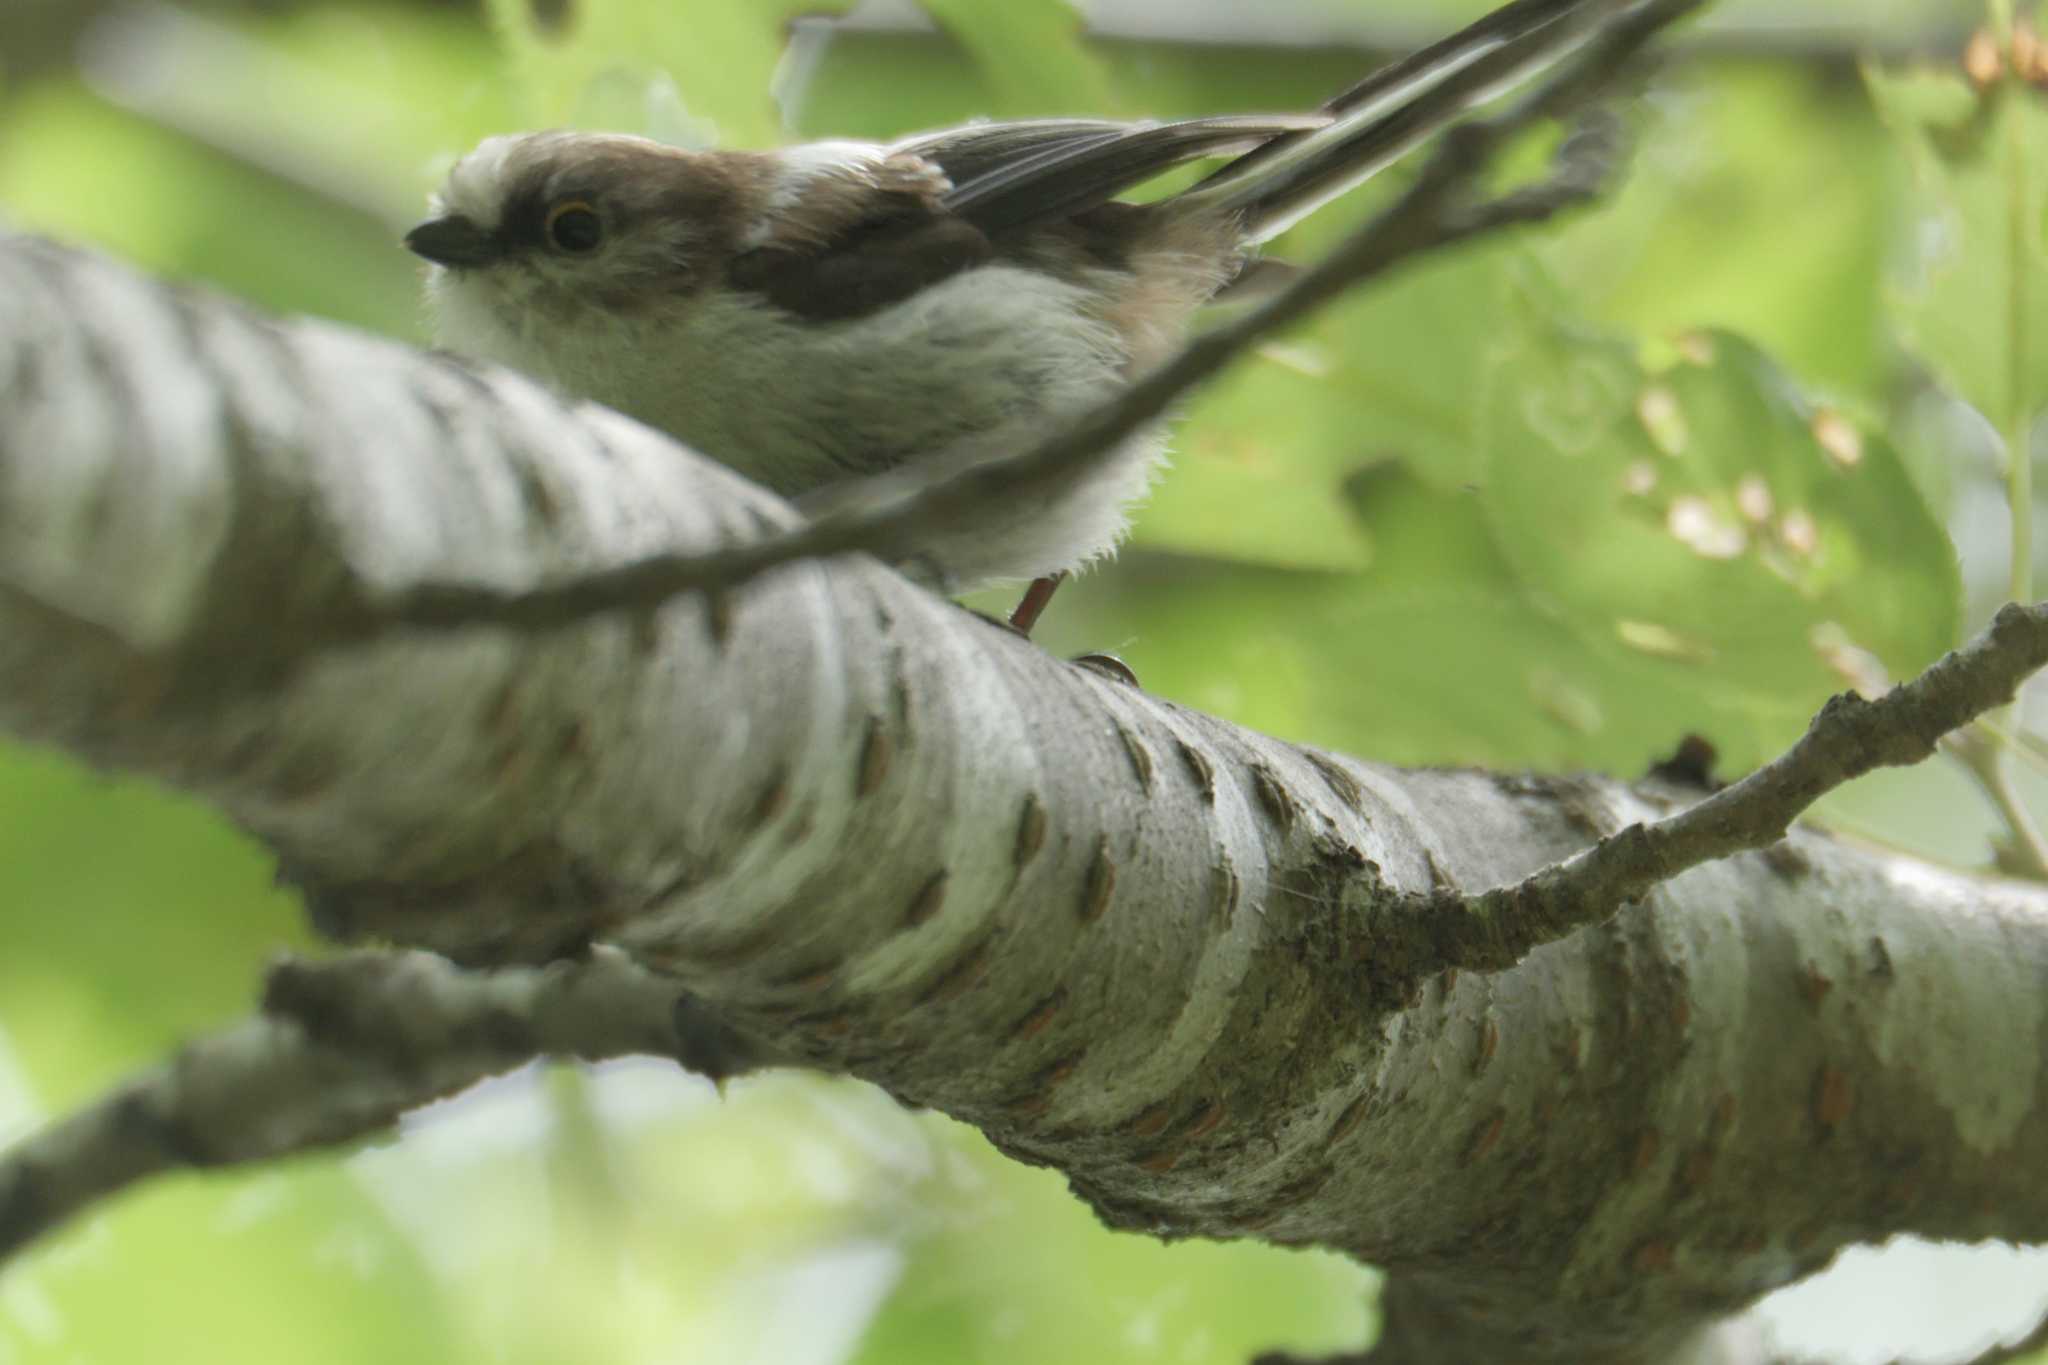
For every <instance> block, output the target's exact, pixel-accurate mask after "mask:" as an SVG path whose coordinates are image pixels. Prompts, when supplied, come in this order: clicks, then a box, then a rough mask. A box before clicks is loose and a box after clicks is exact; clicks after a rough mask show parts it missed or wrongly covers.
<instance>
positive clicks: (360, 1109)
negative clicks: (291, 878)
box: [0, 949, 769, 1261]
mask: <svg viewBox="0 0 2048 1365" xmlns="http://www.w3.org/2000/svg"><path fill="white" fill-rule="evenodd" d="M642 1053H652V1054H655V1055H659V1056H666V1057H673V1058H676V1059H677V1060H679V1061H681V1062H682V1063H683V1064H684V1065H686V1066H690V1067H692V1068H693V1069H696V1070H700V1071H703V1072H705V1073H706V1074H709V1075H711V1076H713V1077H715V1078H723V1077H725V1076H729V1075H735V1074H738V1073H739V1072H742V1071H746V1070H751V1069H753V1068H755V1067H758V1066H762V1065H766V1064H767V1063H768V1061H769V1057H768V1054H766V1053H765V1052H763V1051H762V1050H760V1049H759V1048H757V1047H755V1046H754V1045H752V1044H750V1043H747V1042H745V1041H743V1040H741V1039H740V1038H739V1037H738V1036H737V1035H736V1034H734V1033H733V1032H732V1030H731V1029H730V1028H728V1027H726V1026H724V1025H722V1024H718V1023H716V1022H714V1021H713V1020H711V1019H710V1018H709V1016H708V1015H706V1014H705V1013H704V1011H702V1010H701V1009H699V1008H698V1007H697V1006H696V1005H695V1003H694V1002H693V1001H692V1000H691V999H690V998H689V997H688V996H686V995H685V994H684V993H683V992H682V991H681V989H680V988H679V987H678V986H677V985H676V983H675V982H673V981H671V980H668V979H666V978H664V977H662V976H660V975H658V974H656V973H654V972H650V971H648V970H647V969H646V968H644V967H641V966H638V965H636V964H634V963H633V962H631V961H630V960H628V959H627V958H626V956H625V955H624V954H622V953H619V952H616V951H612V950H609V949H599V950H597V951H595V952H593V953H592V954H591V955H590V956H589V957H588V958H587V959H585V960H583V961H580V962H556V963H551V964H550V965H548V966H546V967H542V968H507V969H502V970H498V971H489V972H482V971H466V970H464V969H462V968H458V967H456V966H454V965H453V964H451V963H449V962H448V961H446V960H445V959H443V958H439V957H436V956H434V955H433V954H431V953H421V952H398V953H384V952H361V953H352V954H349V955H348V956H346V957H342V958H339V959H335V960H331V961H324V962H311V961H301V960H296V959H286V960H284V961H281V962H279V963H278V964H277V965H276V966H274V967H273V968H272V969H271V972H270V978H269V981H268V984H267V987H266V990H265V999H264V1009H263V1013H262V1014H261V1015H259V1016H257V1017H256V1018H253V1019H250V1020H248V1021H246V1022H244V1023H242V1024H239V1025H236V1026H235V1027H233V1028H231V1029H228V1030H226V1031H224V1032H222V1033H217V1034H214V1035H213V1036H211V1037H209V1038H203V1039H200V1040H199V1041H197V1042H193V1043H190V1044H188V1045H186V1046H185V1047H184V1048H182V1049H180V1051H179V1053H178V1055H177V1056H176V1057H174V1058H172V1059H171V1060H170V1061H169V1062H167V1063H165V1064H164V1065H162V1066H160V1067H157V1068H155V1069H154V1070H151V1071H149V1072H146V1073H144V1074H143V1075H141V1076H138V1077H136V1078H135V1079H134V1080H132V1081H129V1082H128V1083H127V1084H126V1085H123V1086H122V1087H120V1088H119V1089H117V1090H115V1091H114V1092H113V1093H111V1094H110V1095H108V1096H107V1097H106V1098H105V1099H103V1100H101V1101H99V1102H98V1103H97V1104H94V1105H92V1106H91V1107H89V1108H86V1109H83V1110H80V1111H79V1112H77V1113H75V1114H73V1115H71V1116H70V1117H68V1118H65V1119H63V1120H61V1121H60V1122H57V1123H54V1124H52V1125H50V1126H49V1127H48V1128H46V1129H44V1130H43V1131H42V1132H40V1133H38V1134H36V1135H34V1136H32V1137H30V1138H27V1139H26V1140H24V1141H22V1142H20V1143H19V1144H17V1145H15V1146H14V1147H12V1148H10V1149H9V1150H8V1151H7V1152H5V1153H4V1154H0V1261H4V1260H5V1259H6V1258H7V1257H8V1256H9V1255H11V1254H13V1253H14V1252H16V1251H19V1250H20V1249H21V1248H22V1247H24V1246H26V1245H27V1244H28V1243H29V1242H31V1241H33V1240H34V1239H35V1238H37V1237H39V1236H41V1235H42V1234H43V1233H46V1232H48V1231H50V1230H51V1229H52V1228H54V1227H56V1226H58V1225H59V1224H60V1223H62V1222H63V1221H64V1220H65V1219H66V1218H68V1217H70V1216H71V1215H73V1214H75V1213H77V1212H78V1211H79V1210H81V1209H83V1208H85V1207H87V1206H89V1205H91V1204H93V1203H95V1202H97V1201H99V1200H102V1199H105V1198H107V1197H109V1196H111V1195H113V1194H116V1193H118V1192H119V1191H121V1190H123V1189H125V1188H127V1187H128V1186H129V1185H132V1184H134V1183H135V1182H136V1181H138V1180H141V1179H143V1178H145V1177H147V1176H151V1175H155V1174H159V1173H161V1172H164V1171H167V1170H172V1169H176V1168H180V1167H190V1168H199V1167H213V1166H225V1165H240V1164H245V1163H248V1162H254V1161H265V1160H271V1159H275V1158H277V1157H283V1156H290V1155H293V1154H295V1153H299V1152H307V1151H313V1150H317V1149H320V1148H324V1147H332V1146H336V1145H338V1144H341V1143H346V1142H351V1141H354V1140H355V1139H357V1138H360V1137H365V1136H368V1135H371V1134H374V1133H379V1132H383V1131H385V1130H386V1129H388V1128H389V1127H390V1126H391V1124H392V1123H393V1122H394V1121H395V1120H396V1119H397V1117H398V1115H399V1114H401V1113H403V1112H405V1111H406V1110H408V1109H416V1108H418V1107H419V1106H421V1105H423V1104H426V1103H428V1102H430V1101H432V1100H435V1099H439V1098H441V1097H443V1096H445V1095H449V1094H453V1093H454V1092H455V1091H457V1090H461V1089H463V1088H464V1087H466V1086H469V1085H472V1084H474V1083H475V1082H477V1081H479V1080H482V1079H483V1078H485V1077H486V1076H492V1075H496V1074H498V1073H500V1072H505V1071H510V1070H512V1069H513V1068H515V1067H518V1066H521V1065H523V1064H525V1063H526V1062H528V1061H531V1060H532V1059H534V1058H535V1057H542V1056H557V1057H580V1058H583V1059H585V1060H590V1061H597V1060H602V1059H605V1058H611V1057H623V1056H627V1055H630V1054H642Z"/></svg>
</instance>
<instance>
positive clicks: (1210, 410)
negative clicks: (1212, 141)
mask: <svg viewBox="0 0 2048 1365" xmlns="http://www.w3.org/2000/svg"><path fill="white" fill-rule="evenodd" d="M1314 249H1315V248H1313V247H1312V248H1310V250H1314ZM1520 256H1521V248H1519V247H1518V246H1515V245H1514V244H1511V243H1492V244H1489V245H1487V246H1485V247H1483V248H1481V249H1477V250H1457V251H1450V252H1446V253H1444V254H1443V255H1442V256H1441V257H1432V258H1427V259H1425V260H1423V261H1420V262H1418V263H1417V264H1416V265H1415V266H1413V267H1411V268H1410V269H1408V270H1405V271H1402V272H1399V273H1397V274H1395V275H1394V276H1392V277H1390V278H1389V279H1387V280H1386V281H1385V282H1384V283H1382V284H1380V285H1378V286H1377V287H1376V288H1374V289H1372V290H1369V291H1366V292H1364V293H1361V294H1360V295H1358V296H1357V297H1356V298H1353V299H1348V300H1345V301H1344V302H1342V303H1340V304H1338V305H1337V306H1336V307H1333V308H1331V309H1330V310H1329V311H1328V312H1326V313H1325V314H1324V315H1322V316H1321V317H1319V318H1317V319H1316V320H1314V321H1313V322H1311V323H1309V324H1308V325H1307V326H1305V327H1302V328H1299V329H1297V330H1295V331H1293V332H1290V333H1289V334H1287V335H1286V336H1285V337H1282V338H1279V339H1276V340H1274V341H1272V342H1269V343H1268V344H1267V345H1265V346H1262V347H1260V348H1259V349H1258V350H1256V351H1255V352H1254V353H1253V354H1251V355H1250V356H1247V357H1245V358H1244V359H1242V360H1240V361H1239V362H1238V364H1237V365H1236V367H1235V368H1234V369H1232V370H1231V371H1230V372H1229V373H1228V374H1227V375H1226V376H1225V377H1224V378H1223V380H1222V381H1221V382H1220V383H1218V384H1216V385H1215V386H1214V387H1212V388H1210V389H1208V390H1205V391H1204V392H1202V393H1200V394H1198V395H1197V397H1196V399H1195V401H1194V402H1193V403H1192V404H1191V405H1190V409H1189V412H1188V414H1187V416H1186V417H1185V418H1184V419H1182V420H1181V421H1180V422H1179V424H1178V425H1177V427H1176V429H1175V433H1174V439H1173V447H1174V450H1175V456H1174V463H1175V468H1174V470H1173V471H1172V472H1170V473H1169V474H1168V475H1167V476H1166V478H1165V479H1163V480H1162V481H1161V485H1160V488H1159V490H1158V492H1157V493H1156V494H1155V495H1154V498H1153V501H1152V504H1151V505H1150V506H1149V507H1148V508H1147V509H1146V511H1145V513H1144V515H1143V516H1142V517H1141V518H1140V519H1139V521H1138V531H1137V543H1138V544H1139V545H1143V546H1146V547H1148V548H1152V549H1166V550H1174V551H1177V552H1181V553H1189V554H1205V555H1212V556H1220V557H1225V558H1230V559H1236V560H1241V561H1243V562H1245V563H1249V564H1265V565H1270V566H1274V567H1283V568H1320V569H1358V568H1363V567H1364V566H1365V564H1366V563H1367V562H1368V560H1369V559H1370V558H1371V557H1372V550H1371V548H1370V543H1369V540H1368V538H1366V537H1365V536H1363V535H1362V534H1361V531H1362V528H1361V527H1360V526H1359V524H1358V523H1357V522H1356V520H1355V519H1353V518H1351V517H1349V516H1348V515H1346V514H1344V513H1342V512H1341V510H1340V509H1341V506H1342V499H1341V494H1342V490H1343V488H1344V486H1345V483H1346V481H1347V480H1348V479H1349V478H1350V477H1351V476H1352V475H1353V474H1354V473H1355V472H1356V471H1357V470H1359V469H1361V468H1363V467H1367V466H1370V465H1373V464H1377V463H1380V462H1383V461H1385V460H1388V459H1398V460H1400V461H1401V462H1402V463H1403V464H1404V465H1406V466H1407V467H1408V468H1409V469H1411V470H1413V471H1415V472H1416V473H1417V474H1418V475H1420V476H1421V477H1423V478H1426V479H1428V480H1429V481H1430V482H1432V483H1435V484H1437V485H1439V486H1441V487H1446V488H1455V487H1457V486H1459V485H1461V484H1464V483H1467V482H1469V481H1470V480H1471V478H1472V477H1473V473H1474V466H1473V459H1474V450H1475V446H1474V436H1475V434H1476V432H1475V426H1476V421H1477V417H1478V410H1477V408H1476V406H1475V405H1474V404H1473V402H1472V396H1473V394H1475V393H1476V392H1477V391H1478V389H1479V386H1480V384H1481V382H1482V380H1483V378H1484V376H1485V373H1486V366H1487V357H1488V356H1489V355H1490V354H1491V352H1492V350H1493V347H1494V333H1495V331H1496V325H1495V322H1494V319H1495V318H1496V317H1497V316H1498V315H1499V313H1500V310H1501V309H1502V307H1503V306H1504V305H1505V301H1506V299H1507V297H1508V289H1509V281H1510V279H1511V277H1512V276H1513V275H1514V273H1515V272H1514V269H1513V266H1514V263H1515V262H1516V261H1517V260H1518V259H1519V258H1520Z"/></svg>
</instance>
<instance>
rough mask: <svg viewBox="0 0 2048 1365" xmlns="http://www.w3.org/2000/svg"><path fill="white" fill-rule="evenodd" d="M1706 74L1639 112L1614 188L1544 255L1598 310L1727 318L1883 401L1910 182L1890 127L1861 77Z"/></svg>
mask: <svg viewBox="0 0 2048 1365" xmlns="http://www.w3.org/2000/svg"><path fill="white" fill-rule="evenodd" d="M1694 79H1695V80H1696V81H1699V82H1701V84H1698V85H1695V86H1693V87H1692V88H1690V89H1686V88H1684V87H1681V88H1679V89H1678V90H1676V91H1673V92H1671V93H1670V94H1669V95H1667V97H1666V98H1665V99H1664V100H1662V101H1659V102H1658V103H1657V104H1653V105H1649V106H1647V107H1644V108H1640V109H1637V110H1633V111H1631V117H1633V118H1636V119H1637V120H1639V121H1641V122H1643V123H1644V124H1645V125H1646V126H1645V127H1643V129H1642V130H1641V133H1640V142H1639V144H1638V145H1637V146H1636V147H1635V149H1634V150H1633V152H1632V154H1631V155H1630V157H1629V160H1628V164H1627V166H1626V168H1625V174H1624V176H1623V178H1622V179H1621V181H1620V184H1619V186H1618V188H1617V190H1616V191H1615V193H1614V194H1613V196H1612V198H1611V199H1609V200H1608V201H1607V202H1605V203H1603V204H1601V205H1599V206H1597V207H1596V208H1595V209H1594V210H1593V211H1592V212H1590V213H1587V214H1585V215H1583V216H1581V217H1579V218H1577V219H1575V220H1574V221H1573V222H1572V223H1571V224H1570V226H1569V227H1568V228H1567V229H1566V230H1564V231H1561V232H1555V233H1550V234H1547V235H1545V236H1544V237H1542V238H1540V239H1539V245H1538V248H1537V250H1538V253H1539V254H1540V255H1541V257H1542V258H1543V261H1544V263H1545V264H1546V265H1547V266H1549V267H1550V268H1551V269H1552V270H1553V271H1555V272H1556V274H1557V276H1558V278H1559V280H1560V281H1561V283H1562V284H1563V286H1564V288H1565V289H1566V290H1567V291H1569V293H1570V294H1571V296H1572V297H1573V298H1574V299H1575V300H1576V301H1577V302H1576V304H1575V305H1574V306H1575V308H1576V309H1577V311H1579V312H1581V313H1583V314H1585V315H1586V316H1588V317H1591V318H1593V319H1595V320H1597V321H1600V322H1603V323H1606V324H1609V325H1611V326H1614V327H1616V328H1619V329H1621V330H1624V331H1629V332H1634V333H1637V334H1639V335H1644V336H1658V335H1662V334H1664V333H1667V332H1672V331H1678V330H1682V329H1691V328H1698V327H1725V328H1728V329H1729V330H1731V331H1736V332H1740V333H1742V334H1743V335H1745V336H1748V337H1751V338H1753V339H1754V340H1756V341H1757V342H1758V343H1759V344H1761V345H1762V346H1764V347H1765V348H1767V349H1768V350H1770V351H1771V352H1772V353H1773V354H1774V355H1776V356H1778V357H1779V358H1780V360H1781V361H1782V362H1783V363H1784V364H1785V365H1786V366H1787V367H1788V368H1790V369H1792V370H1793V371H1795V372H1796V373H1798V374H1800V375H1802V376H1804V377H1806V378H1808V379H1809V380H1812V381H1815V382H1818V383H1822V384H1826V385H1829V386H1831V387H1834V388H1837V389H1840V390H1843V391H1846V392H1849V393H1853V394H1855V395H1857V396H1859V397H1865V398H1870V397H1875V396H1876V395H1878V394H1880V393H1881V392H1882V391H1883V386H1884V385H1885V384H1886V383H1887V382H1888V381H1889V380H1890V378H1891V377H1892V376H1891V372H1890V365H1891V359H1892V357H1891V352H1890V350H1889V347H1888V339H1887V337H1886V335H1885V319H1884V311H1883V299H1882V293H1881V290H1880V289H1879V285H1878V281H1879V279H1880V278H1881V273H1882V272H1881V266H1882V263H1883V260H1884V253H1885V252H1886V251H1887V250H1889V249H1890V247H1891V239H1890V236H1889V228H1890V225H1891V223H1892V220H1893V216H1894V214H1895V212H1896V208H1895V205H1896V198H1897V186H1896V183H1895V182H1896V181H1897V180H1898V178H1899V177H1898V175H1897V174H1896V171H1895V167H1894V158H1893V156H1892V154H1891V150H1890V146H1889V142H1888V139H1887V137H1886V135H1885V133H1884V130H1883V129H1882V127H1880V126H1879V124H1878V122H1877V121H1876V119H1874V118H1873V117H1872V116H1871V112H1870V107H1869V105H1868V104H1867V103H1865V102H1864V101H1863V100H1862V99H1860V98H1859V97H1858V95H1859V92H1858V91H1857V89H1856V87H1855V86H1854V85H1852V84H1848V83H1845V82H1843V81H1841V80H1839V79H1836V78H1834V77H1833V76H1831V75H1830V74H1828V73H1825V72H1822V71H1819V70H1817V69H1814V68H1810V67H1799V66H1795V65H1792V64H1790V63H1785V62H1746V63H1743V62H1730V63H1726V64H1716V65H1715V66H1714V67H1713V68H1712V69H1711V70H1710V71H1705V72H1700V73H1698V74H1697V75H1696V76H1695V77H1694ZM1709 79H1711V84H1710V85H1707V84H1705V82H1706V81H1707V80H1709Z"/></svg>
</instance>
